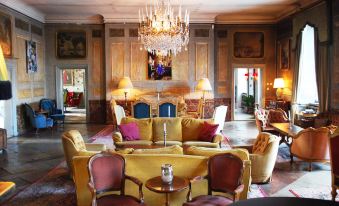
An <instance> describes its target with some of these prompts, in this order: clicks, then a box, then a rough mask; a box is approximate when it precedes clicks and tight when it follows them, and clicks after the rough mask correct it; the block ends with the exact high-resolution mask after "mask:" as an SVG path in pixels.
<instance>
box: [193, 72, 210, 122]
mask: <svg viewBox="0 0 339 206" xmlns="http://www.w3.org/2000/svg"><path fill="white" fill-rule="evenodd" d="M196 89H197V90H200V91H202V99H203V105H202V118H204V110H205V92H207V91H212V86H211V83H210V81H209V80H208V79H207V78H201V79H200V80H199V82H198V84H197V86H196Z"/></svg>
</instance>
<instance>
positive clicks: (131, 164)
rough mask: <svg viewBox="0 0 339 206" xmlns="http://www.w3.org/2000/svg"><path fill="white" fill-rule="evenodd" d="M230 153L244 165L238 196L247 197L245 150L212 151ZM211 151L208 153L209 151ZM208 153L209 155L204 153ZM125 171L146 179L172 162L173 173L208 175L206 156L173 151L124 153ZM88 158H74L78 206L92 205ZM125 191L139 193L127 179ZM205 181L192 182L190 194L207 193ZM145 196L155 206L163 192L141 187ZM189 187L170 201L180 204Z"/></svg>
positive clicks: (157, 173) (248, 174)
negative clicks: (167, 152)
mask: <svg viewBox="0 0 339 206" xmlns="http://www.w3.org/2000/svg"><path fill="white" fill-rule="evenodd" d="M220 152H229V153H233V154H235V155H237V156H239V157H240V158H241V159H242V160H243V161H244V165H245V169H244V175H243V183H244V185H245V189H244V191H243V192H242V193H241V195H240V199H247V193H248V189H249V185H250V184H251V177H250V176H251V175H250V174H251V166H250V161H249V155H248V152H247V151H245V150H240V149H236V150H227V151H226V150H222V151H221V150H220V151H215V153H220ZM212 153H213V151H211V152H210V154H212ZM207 156H208V155H207ZM124 157H125V159H126V174H128V175H131V176H134V177H136V178H138V179H139V180H141V181H142V182H143V183H144V184H145V182H146V181H147V180H148V179H150V178H152V177H155V176H159V175H160V174H161V169H160V168H161V165H162V164H165V163H167V164H172V165H173V171H174V175H176V176H180V177H184V178H192V177H195V176H198V175H206V174H207V161H208V157H206V156H205V157H204V156H193V155H174V154H126V155H124ZM88 159H89V157H88V156H87V157H86V156H78V157H74V158H73V165H74V181H75V187H76V197H77V205H78V206H90V205H91V193H90V191H89V189H88V187H87V184H88V180H89V179H88V178H89V177H88V170H87V162H88ZM125 184H126V189H125V192H126V194H129V195H133V196H138V189H137V188H136V186H135V185H133V184H132V183H130V182H129V181H126V183H125ZM207 188H208V187H207V181H201V182H198V183H195V184H193V186H192V195H193V196H197V195H201V194H207ZM143 192H144V196H145V203H146V204H147V205H148V206H158V205H161V204H162V203H164V202H165V195H164V194H158V193H155V192H152V191H150V190H148V189H147V188H145V186H143ZM187 192H188V190H184V191H181V192H178V193H173V194H170V203H171V205H172V206H179V205H180V206H181V205H182V203H183V202H185V201H186V195H187Z"/></svg>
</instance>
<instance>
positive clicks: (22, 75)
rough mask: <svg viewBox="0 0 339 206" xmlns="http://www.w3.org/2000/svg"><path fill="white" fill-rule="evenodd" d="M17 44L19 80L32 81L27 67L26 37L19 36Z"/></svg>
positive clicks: (21, 81)
mask: <svg viewBox="0 0 339 206" xmlns="http://www.w3.org/2000/svg"><path fill="white" fill-rule="evenodd" d="M16 45H17V56H16V57H17V58H18V68H17V70H18V71H17V81H18V82H19V83H28V82H29V81H30V77H29V74H28V73H27V68H26V39H25V38H24V37H22V36H17V37H16Z"/></svg>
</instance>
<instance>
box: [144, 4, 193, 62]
mask: <svg viewBox="0 0 339 206" xmlns="http://www.w3.org/2000/svg"><path fill="white" fill-rule="evenodd" d="M181 13H182V12H181V6H180V7H179V11H178V15H177V16H174V10H173V8H172V7H171V4H170V1H169V0H167V1H166V3H165V1H164V0H162V1H161V2H159V1H158V0H155V2H154V4H153V6H149V7H148V6H147V5H146V9H145V11H144V9H142V10H141V11H140V10H139V29H138V38H139V40H140V41H141V43H142V44H144V47H145V49H146V50H147V51H148V52H151V53H153V54H157V55H161V56H167V55H171V54H174V55H176V54H177V53H178V52H181V49H182V47H184V48H185V49H187V45H188V41H189V18H190V17H189V13H188V12H187V10H186V11H185V15H184V18H182V14H181Z"/></svg>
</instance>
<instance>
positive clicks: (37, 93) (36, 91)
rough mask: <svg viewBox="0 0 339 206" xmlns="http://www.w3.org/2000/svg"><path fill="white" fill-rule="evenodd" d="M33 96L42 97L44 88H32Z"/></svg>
mask: <svg viewBox="0 0 339 206" xmlns="http://www.w3.org/2000/svg"><path fill="white" fill-rule="evenodd" d="M33 96H34V97H43V96H45V89H44V88H34V90H33Z"/></svg>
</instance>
